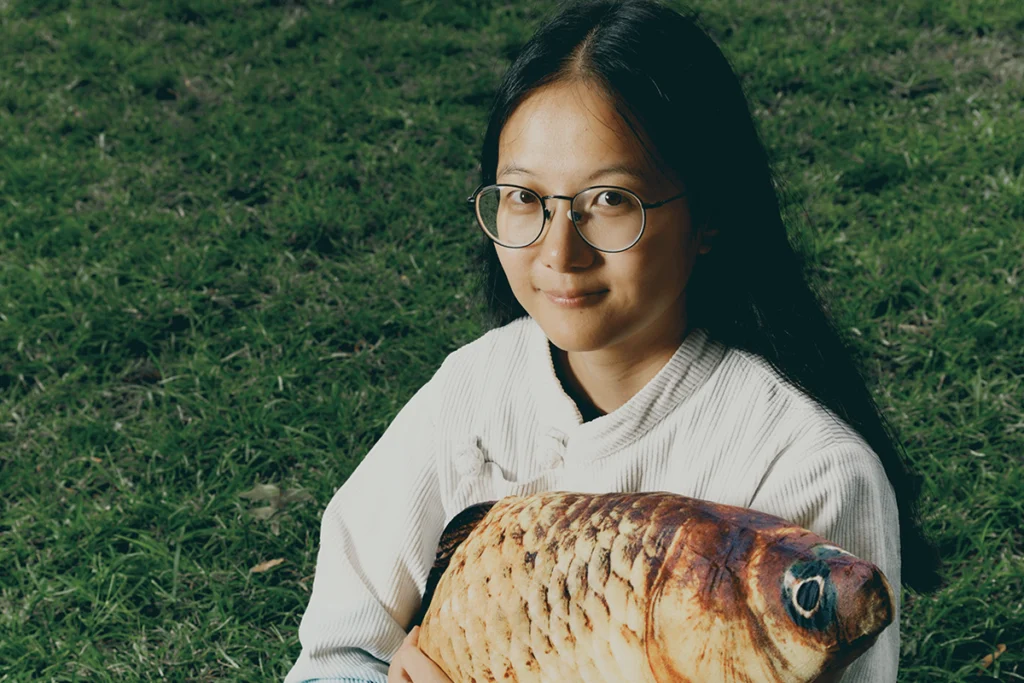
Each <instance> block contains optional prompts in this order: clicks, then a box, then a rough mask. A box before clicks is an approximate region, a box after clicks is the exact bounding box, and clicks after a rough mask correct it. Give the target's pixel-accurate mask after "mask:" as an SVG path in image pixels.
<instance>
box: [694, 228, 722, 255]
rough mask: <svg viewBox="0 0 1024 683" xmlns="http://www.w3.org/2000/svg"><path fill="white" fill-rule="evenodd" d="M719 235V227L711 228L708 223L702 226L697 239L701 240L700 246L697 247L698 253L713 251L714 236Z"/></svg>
mask: <svg viewBox="0 0 1024 683" xmlns="http://www.w3.org/2000/svg"><path fill="white" fill-rule="evenodd" d="M717 235H718V229H717V228H715V229H711V228H708V227H707V225H706V224H705V225H704V227H702V228H701V229H700V230H699V232H698V235H697V239H698V242H699V246H698V247H697V253H698V254H706V253H708V252H709V251H711V245H712V242H713V241H714V238H715V236H717Z"/></svg>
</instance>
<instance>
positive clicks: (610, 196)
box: [598, 190, 626, 206]
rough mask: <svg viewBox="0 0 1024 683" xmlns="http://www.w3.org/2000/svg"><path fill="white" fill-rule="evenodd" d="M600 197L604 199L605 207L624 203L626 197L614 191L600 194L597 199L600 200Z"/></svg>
mask: <svg viewBox="0 0 1024 683" xmlns="http://www.w3.org/2000/svg"><path fill="white" fill-rule="evenodd" d="M601 197H604V198H605V199H606V200H607V202H608V204H607V206H618V205H619V204H621V203H622V202H624V201H626V197H625V196H624V195H623V194H622V193H621V192H616V191H615V190H605V191H603V192H602V193H601V195H600V197H598V199H599V200H600V199H601Z"/></svg>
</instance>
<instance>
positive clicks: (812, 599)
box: [792, 576, 825, 619]
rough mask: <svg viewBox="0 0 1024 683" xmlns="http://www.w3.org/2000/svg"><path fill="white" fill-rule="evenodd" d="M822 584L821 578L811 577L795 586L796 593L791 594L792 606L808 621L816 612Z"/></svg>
mask: <svg viewBox="0 0 1024 683" xmlns="http://www.w3.org/2000/svg"><path fill="white" fill-rule="evenodd" d="M824 583H825V581H824V579H822V577H820V576H812V577H810V578H807V579H804V580H803V581H800V582H798V583H797V584H796V591H795V592H793V593H792V595H793V606H794V607H796V609H797V611H798V612H799V613H800V614H801V615H803V616H804V617H807V618H808V619H809V618H811V617H812V616H814V613H815V612H816V611H817V609H818V604H819V603H820V602H821V592H822V588H824Z"/></svg>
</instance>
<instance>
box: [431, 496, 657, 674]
mask: <svg viewBox="0 0 1024 683" xmlns="http://www.w3.org/2000/svg"><path fill="white" fill-rule="evenodd" d="M671 505H672V500H670V499H667V498H666V499H665V500H661V499H659V498H658V497H657V496H647V497H645V498H643V499H640V498H637V497H636V496H633V495H629V494H624V495H622V496H621V497H618V496H604V497H593V496H586V495H580V494H572V493H561V494H556V495H548V496H540V497H537V496H533V497H529V498H526V497H509V498H505V499H503V500H502V501H500V502H499V503H497V504H496V505H495V506H494V508H492V510H491V514H490V515H489V519H490V523H488V524H482V525H480V526H478V527H477V529H476V530H475V531H474V532H473V533H472V534H470V536H468V537H467V538H466V540H465V542H464V543H463V544H462V545H461V546H460V547H459V548H458V549H457V550H456V552H455V553H454V554H453V555H452V558H451V563H450V565H449V568H448V571H447V572H446V574H445V577H444V579H443V580H442V581H441V583H440V584H439V585H438V588H437V592H436V594H435V596H434V601H435V602H436V603H437V604H438V606H439V607H438V608H437V609H436V610H433V609H432V610H431V612H430V613H428V615H427V617H426V620H425V621H424V624H423V626H424V631H423V632H424V634H425V635H427V638H424V636H423V635H421V640H420V647H421V648H422V649H424V651H434V652H436V653H437V654H438V655H439V658H438V659H437V661H439V662H443V663H444V666H446V667H447V669H448V674H449V677H450V678H452V679H453V680H455V681H466V682H468V681H476V682H479V683H484V682H486V681H512V680H518V681H519V682H520V683H527V682H529V681H535V682H536V683H541V682H546V681H562V682H564V681H573V680H586V681H588V682H589V681H593V682H594V683H602V682H607V683H612V682H617V681H624V680H628V681H635V682H637V683H643V682H645V681H653V680H654V679H653V677H652V675H651V672H650V668H649V665H648V664H647V662H646V659H645V657H644V649H645V648H644V647H643V640H644V633H645V628H646V625H645V615H646V610H647V602H648V596H649V594H650V590H651V586H652V585H653V582H654V581H655V578H656V574H657V571H658V568H659V567H660V566H661V565H662V558H663V557H664V555H665V552H666V549H667V547H668V545H669V544H670V543H671V540H672V539H671V538H666V537H665V536H664V534H663V533H660V534H659V529H663V528H664V527H662V526H661V525H658V524H652V523H651V522H652V521H653V520H655V519H656V518H657V517H658V516H659V514H660V513H661V512H662V511H663V509H668V508H669V507H671ZM432 619H436V620H437V623H436V624H434V625H433V628H430V625H429V624H428V621H429V620H432ZM441 633H443V634H448V637H447V638H443V639H441V638H438V639H436V641H435V640H434V639H430V638H429V634H441ZM479 653H487V655H486V656H487V657H488V659H487V660H486V661H483V660H481V659H480V657H481V655H480V654H479ZM541 672H543V675H542V673H541Z"/></svg>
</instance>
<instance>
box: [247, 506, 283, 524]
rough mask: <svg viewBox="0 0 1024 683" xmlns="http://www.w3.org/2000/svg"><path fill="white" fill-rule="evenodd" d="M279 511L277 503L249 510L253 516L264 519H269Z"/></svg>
mask: <svg viewBox="0 0 1024 683" xmlns="http://www.w3.org/2000/svg"><path fill="white" fill-rule="evenodd" d="M277 511H278V507H277V506H276V505H267V506H265V507H261V508H253V509H252V510H249V512H250V513H251V514H252V516H253V517H255V518H256V519H262V520H263V521H267V520H268V519H270V518H271V517H273V516H274V515H275V514H276V513H277Z"/></svg>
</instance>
